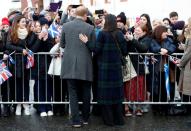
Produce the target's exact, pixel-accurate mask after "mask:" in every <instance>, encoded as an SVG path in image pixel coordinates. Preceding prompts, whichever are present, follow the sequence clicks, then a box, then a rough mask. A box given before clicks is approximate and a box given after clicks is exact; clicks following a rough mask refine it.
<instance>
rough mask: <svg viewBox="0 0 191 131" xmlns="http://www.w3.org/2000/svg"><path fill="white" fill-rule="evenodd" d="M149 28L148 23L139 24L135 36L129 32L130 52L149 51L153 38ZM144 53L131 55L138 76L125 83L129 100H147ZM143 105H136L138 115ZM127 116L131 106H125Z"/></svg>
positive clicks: (140, 113) (126, 95)
mask: <svg viewBox="0 0 191 131" xmlns="http://www.w3.org/2000/svg"><path fill="white" fill-rule="evenodd" d="M149 33H150V32H149V28H148V27H147V26H146V25H139V26H138V27H136V28H135V32H134V36H131V34H127V35H126V37H127V40H128V45H129V51H130V52H136V53H146V52H148V51H149V47H150V43H151V41H152V39H151V38H150V36H149ZM146 57H147V56H144V55H130V59H131V62H132V66H133V67H134V68H135V71H136V73H137V76H136V77H134V78H132V79H131V80H130V81H127V82H126V83H125V98H126V100H127V101H139V102H140V101H145V100H146V91H147V87H146V83H145V81H146V77H145V76H146V74H147V72H146V70H145V59H146ZM140 107H141V106H136V108H137V109H136V111H135V113H136V115H139V116H141V115H142V111H141V108H140ZM125 112H126V114H125V115H126V116H131V115H132V113H131V112H130V110H129V108H127V107H126V108H125Z"/></svg>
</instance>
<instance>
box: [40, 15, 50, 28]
mask: <svg viewBox="0 0 191 131" xmlns="http://www.w3.org/2000/svg"><path fill="white" fill-rule="evenodd" d="M39 22H40V25H41V26H42V25H45V24H47V25H49V22H48V20H47V19H46V18H44V17H41V18H40V19H39Z"/></svg>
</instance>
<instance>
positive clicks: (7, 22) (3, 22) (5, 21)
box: [1, 17, 10, 25]
mask: <svg viewBox="0 0 191 131" xmlns="http://www.w3.org/2000/svg"><path fill="white" fill-rule="evenodd" d="M1 23H2V25H10V23H9V19H8V18H6V17H4V18H3V19H2V20H1Z"/></svg>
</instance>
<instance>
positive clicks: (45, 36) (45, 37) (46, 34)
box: [43, 33, 48, 41]
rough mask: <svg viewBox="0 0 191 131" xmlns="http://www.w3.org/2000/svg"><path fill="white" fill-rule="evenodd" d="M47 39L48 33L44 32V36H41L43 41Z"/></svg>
mask: <svg viewBox="0 0 191 131" xmlns="http://www.w3.org/2000/svg"><path fill="white" fill-rule="evenodd" d="M47 39H48V33H45V35H44V37H43V41H46V40H47Z"/></svg>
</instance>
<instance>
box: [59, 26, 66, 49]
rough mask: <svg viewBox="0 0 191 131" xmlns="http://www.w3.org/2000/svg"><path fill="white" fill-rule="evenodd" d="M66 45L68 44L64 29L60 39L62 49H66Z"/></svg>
mask: <svg viewBox="0 0 191 131" xmlns="http://www.w3.org/2000/svg"><path fill="white" fill-rule="evenodd" d="M63 28H64V27H63ZM65 44H66V43H65V33H64V29H62V32H61V37H60V47H62V48H65Z"/></svg>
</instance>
